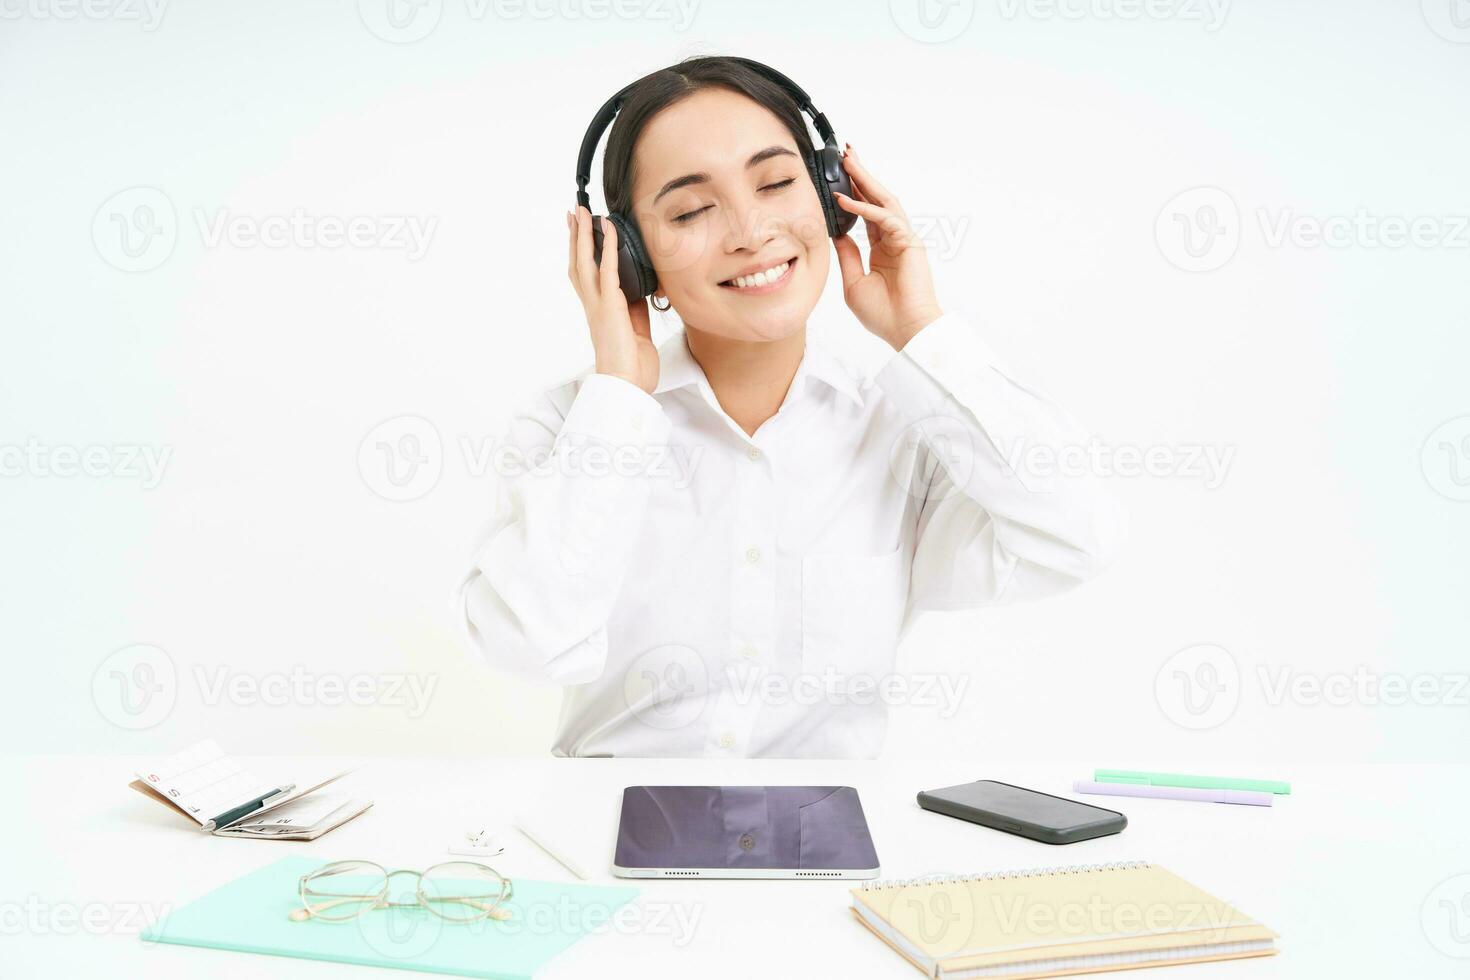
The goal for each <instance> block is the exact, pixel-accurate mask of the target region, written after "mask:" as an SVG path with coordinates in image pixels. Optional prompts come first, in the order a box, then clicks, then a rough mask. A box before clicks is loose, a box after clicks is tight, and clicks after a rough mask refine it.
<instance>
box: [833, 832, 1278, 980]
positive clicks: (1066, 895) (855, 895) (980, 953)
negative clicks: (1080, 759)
mask: <svg viewBox="0 0 1470 980" xmlns="http://www.w3.org/2000/svg"><path fill="white" fill-rule="evenodd" d="M852 913H853V915H855V916H856V917H857V920H858V921H859V922H861V923H862V924H863V925H865V926H867V927H868V928H869V929H871V930H872V931H873V932H874V933H876V934H877V935H878V937H879V938H880V939H882V940H883V941H884V942H886V943H888V945H890V946H892V947H893V948H894V949H895V950H897V951H898V952H899V953H901V954H902V955H903V956H904V958H905V959H907V960H908V961H909V962H910V963H912V964H913V965H914V966H916V967H918V968H919V969H920V970H921V971H923V972H924V974H926V975H927V976H930V977H934V978H945V980H968V978H971V977H976V978H979V977H1006V978H1009V980H1023V978H1035V977H1061V976H1070V975H1073V974H1078V973H1102V972H1105V971H1109V970H1127V969H1133V968H1136V967H1145V966H1166V965H1168V964H1171V963H1201V962H1206V961H1210V960H1232V959H1241V958H1243V957H1247V956H1271V955H1273V954H1275V953H1276V952H1277V949H1276V939H1277V935H1276V933H1274V932H1272V931H1271V930H1270V929H1267V928H1266V927H1265V926H1263V925H1262V924H1261V923H1259V922H1257V921H1255V920H1254V919H1252V918H1249V917H1248V916H1246V915H1243V914H1242V913H1241V912H1239V911H1238V910H1237V909H1235V908H1234V907H1233V906H1231V905H1230V904H1229V903H1227V902H1223V901H1221V900H1220V899H1218V898H1215V897H1213V896H1211V895H1209V894H1207V893H1206V892H1203V891H1201V890H1200V889H1198V888H1196V887H1195V886H1194V885H1191V884H1190V883H1189V882H1187V881H1185V880H1184V879H1183V878H1180V877H1179V876H1178V875H1176V874H1174V873H1172V872H1170V871H1168V870H1167V869H1165V868H1161V867H1159V866H1158V865H1156V864H1149V863H1148V862H1146V861H1132V862H1124V863H1117V864H1093V865H1074V866H1070V867H1058V868H1034V869H1030V870H1026V871H988V872H982V873H979V874H972V875H949V876H941V877H931V878H917V879H908V880H903V881H896V880H895V881H869V882H864V883H863V886H862V887H861V888H854V889H852Z"/></svg>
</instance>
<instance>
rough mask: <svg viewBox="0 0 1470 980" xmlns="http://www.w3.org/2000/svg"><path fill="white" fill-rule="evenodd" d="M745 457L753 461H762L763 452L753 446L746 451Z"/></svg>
mask: <svg viewBox="0 0 1470 980" xmlns="http://www.w3.org/2000/svg"><path fill="white" fill-rule="evenodd" d="M745 455H747V456H749V457H750V458H751V459H760V458H761V451H760V449H759V448H757V447H756V446H751V447H750V449H749V450H747V451H746V454H745Z"/></svg>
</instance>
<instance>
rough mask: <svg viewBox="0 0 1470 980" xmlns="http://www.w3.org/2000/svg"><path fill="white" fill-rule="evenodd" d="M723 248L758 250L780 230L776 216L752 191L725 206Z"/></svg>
mask: <svg viewBox="0 0 1470 980" xmlns="http://www.w3.org/2000/svg"><path fill="white" fill-rule="evenodd" d="M725 221H726V228H725V251H726V252H738V251H742V250H744V251H748V252H756V253H759V252H760V251H761V249H762V248H764V247H765V245H766V243H767V242H769V241H771V240H772V239H774V238H775V237H776V236H777V235H778V234H779V233H780V227H781V222H780V218H779V216H777V215H776V214H775V213H773V212H772V210H771V209H770V208H769V207H767V206H766V205H765V204H763V203H762V202H761V201H760V199H759V198H757V197H756V196H755V195H754V194H751V193H747V194H744V195H742V196H741V197H740V198H739V199H738V200H735V201H732V202H731V203H730V206H729V207H727V208H726V209H725Z"/></svg>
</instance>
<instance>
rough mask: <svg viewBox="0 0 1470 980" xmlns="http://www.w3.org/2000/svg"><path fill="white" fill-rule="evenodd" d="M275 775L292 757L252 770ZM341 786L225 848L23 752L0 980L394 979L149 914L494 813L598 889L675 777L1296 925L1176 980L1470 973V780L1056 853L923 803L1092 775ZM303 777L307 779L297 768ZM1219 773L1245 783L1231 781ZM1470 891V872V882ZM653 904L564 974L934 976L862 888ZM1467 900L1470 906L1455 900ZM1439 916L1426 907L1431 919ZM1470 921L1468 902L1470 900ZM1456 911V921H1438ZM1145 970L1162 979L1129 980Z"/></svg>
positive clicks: (1164, 823)
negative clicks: (308, 824) (1447, 887)
mask: <svg viewBox="0 0 1470 980" xmlns="http://www.w3.org/2000/svg"><path fill="white" fill-rule="evenodd" d="M244 761H245V762H246V763H247V764H248V765H249V766H250V767H251V768H252V769H253V770H254V771H256V772H257V773H260V774H265V773H267V772H279V771H282V766H281V760H275V761H274V762H273V761H272V760H266V759H246V760H244ZM359 761H360V762H361V767H360V768H359V770H358V771H357V773H355V774H354V775H353V776H352V777H350V781H349V782H347V783H345V786H344V788H350V789H352V790H353V791H354V792H355V793H357V794H360V795H363V796H366V797H369V798H372V799H373V800H375V801H376V806H374V807H373V809H372V810H370V811H368V813H366V814H364V815H363V816H362V817H359V818H358V819H356V820H354V821H352V822H351V823H349V824H347V825H346V826H344V827H342V828H340V829H338V830H335V831H333V832H332V833H330V834H328V835H327V836H325V837H323V838H321V839H320V840H317V841H314V842H311V843H305V844H303V843H288V842H279V841H250V840H225V839H221V838H216V837H210V836H207V835H203V834H200V833H198V832H195V831H191V829H190V828H189V827H188V826H187V825H186V824H185V823H184V821H183V820H182V819H181V818H179V817H177V816H175V815H173V814H171V813H169V812H168V811H167V810H166V809H165V808H164V807H162V806H160V805H158V804H157V803H154V802H150V801H149V800H147V799H145V798H144V797H143V796H141V795H139V794H137V793H135V792H133V791H132V790H130V789H128V788H127V786H126V783H127V782H128V780H129V779H130V778H131V760H129V759H127V758H122V757H118V758H102V757H21V758H12V759H6V760H3V761H0V778H3V785H4V786H5V798H6V805H5V807H4V810H3V812H0V834H3V842H4V843H3V848H4V851H3V853H4V858H3V862H0V888H3V893H0V976H4V977H5V978H7V980H9V978H12V977H48V978H51V977H93V976H111V977H144V976H146V977H149V978H153V980H161V978H166V977H188V978H191V980H192V978H198V977H208V978H210V980H224V978H232V977H257V976H262V975H269V976H272V977H281V978H298V977H299V978H319V980H320V978H331V977H343V976H348V975H353V976H382V977H391V976H397V975H404V976H406V975H408V974H390V973H383V972H381V971H375V970H370V969H368V968H363V967H350V966H345V965H341V964H333V963H314V962H306V961H297V960H291V959H286V958H281V957H262V956H255V955H249V954H238V953H227V952H221V951H218V950H204V949H191V948H187V947H182V946H170V945H153V944H147V943H143V942H141V941H140V940H139V939H138V937H137V932H138V931H139V929H140V927H141V926H140V923H141V921H142V917H143V916H145V915H147V914H149V913H153V914H157V913H159V912H162V911H166V910H167V909H168V908H169V907H172V906H177V905H180V904H183V903H184V902H186V901H189V900H191V899H193V898H195V897H197V896H198V895H200V894H202V893H204V892H206V891H208V890H209V889H211V888H213V887H216V886H218V885H220V884H223V883H224V882H226V881H228V880H230V879H232V878H234V877H236V876H238V875H241V874H244V873H245V872H247V871H250V870H252V869H254V868H257V867H259V866H261V865H263V864H266V863H269V862H270V861H273V860H275V859H276V858H278V857H281V856H284V855H287V854H310V855H312V856H314V857H317V856H319V857H321V858H322V859H323V860H324V861H326V860H332V859H337V858H346V857H363V858H369V859H373V860H376V861H378V862H379V863H382V864H386V865H388V866H390V867H410V868H422V867H427V866H428V865H430V864H433V863H436V862H438V861H441V860H447V859H448V855H447V847H448V844H449V841H450V840H451V838H457V837H461V836H462V835H463V833H464V831H465V830H466V829H468V827H469V826H470V824H472V823H474V822H475V820H476V819H477V817H480V816H492V817H493V816H494V815H495V814H497V813H507V812H508V810H507V809H505V808H504V807H503V806H498V805H497V801H502V802H503V801H506V800H513V801H515V805H516V806H519V805H521V803H529V804H531V805H532V806H533V807H541V808H545V807H560V808H562V810H563V811H564V813H565V817H564V818H563V822H561V823H560V824H559V825H558V827H557V829H558V832H559V833H560V835H561V836H566V835H567V829H568V828H572V827H579V831H578V832H577V833H576V834H575V836H574V839H575V847H576V851H575V857H576V858H577V859H578V860H580V861H581V862H582V863H583V864H584V866H586V867H587V868H588V870H589V871H592V872H593V873H594V875H595V877H594V880H596V881H601V882H605V883H617V882H619V879H614V878H612V877H611V875H610V874H608V872H607V867H608V865H609V864H610V863H611V859H612V849H613V840H614V837H615V834H616V823H617V809H618V804H619V798H620V794H621V791H622V788H623V787H624V786H628V785H635V784H639V783H665V784H680V783H689V784H719V783H724V784H762V783H795V784H849V785H853V786H856V787H857V789H858V792H859V794H860V795H861V797H862V801H863V806H864V809H865V810H866V813H867V817H868V822H869V826H870V827H871V828H872V832H873V838H874V841H875V843H876V845H877V849H878V856H879V858H880V860H881V861H882V863H883V875H884V877H912V876H917V875H922V874H928V873H939V872H944V873H955V872H969V871H980V870H987V869H1001V868H1026V867H1037V866H1055V865H1063V864H1087V863H1093V862H1100V861H1119V860H1129V859H1146V860H1150V861H1154V862H1157V863H1159V864H1162V865H1164V866H1166V867H1168V868H1170V869H1171V870H1173V871H1175V872H1176V873H1178V874H1180V875H1181V876H1183V877H1185V878H1187V879H1190V880H1192V881H1193V882H1195V883H1196V884H1198V885H1199V886H1200V887H1202V888H1204V889H1205V890H1206V891H1209V892H1211V893H1213V894H1215V895H1216V896H1218V897H1220V898H1222V899H1225V900H1226V901H1229V902H1232V903H1233V904H1235V905H1236V906H1237V907H1239V908H1240V909H1241V910H1242V911H1244V912H1245V913H1246V914H1248V915H1252V916H1255V917H1256V918H1258V919H1260V920H1261V921H1263V922H1265V923H1266V924H1267V925H1269V926H1271V927H1272V928H1274V929H1275V930H1276V931H1277V932H1279V933H1281V935H1282V939H1281V947H1282V950H1283V952H1282V954H1281V955H1279V956H1275V957H1269V958H1262V959H1256V960H1245V961H1239V962H1233V963H1223V964H1219V963H1217V964H1202V965H1196V966H1180V967H1173V968H1171V969H1170V970H1169V971H1167V976H1168V977H1170V978H1178V980H1188V978H1193V977H1209V978H1215V980H1229V978H1240V980H1265V978H1274V977H1310V978H1329V977H1330V978H1334V980H1335V978H1347V977H1389V976H1397V977H1414V978H1416V980H1417V978H1428V977H1450V976H1460V977H1463V976H1465V975H1467V973H1470V958H1460V959H1457V958H1455V957H1454V956H1452V955H1449V954H1459V955H1460V956H1463V957H1470V914H1467V915H1465V916H1464V919H1463V921H1461V922H1460V923H1459V925H1460V927H1461V929H1462V930H1463V931H1462V932H1461V933H1460V935H1462V936H1463V937H1464V941H1463V942H1462V943H1460V944H1459V945H1453V944H1451V945H1448V946H1447V945H1446V942H1445V940H1444V939H1443V936H1444V935H1446V934H1449V935H1453V934H1452V933H1447V931H1446V930H1445V929H1443V928H1440V930H1439V932H1440V936H1441V938H1440V940H1439V943H1438V946H1439V947H1444V949H1443V950H1442V949H1441V948H1437V946H1436V943H1435V942H1433V941H1431V938H1430V936H1429V935H1428V934H1427V933H1426V928H1425V923H1426V922H1429V923H1430V926H1431V931H1432V930H1433V929H1434V928H1435V923H1437V922H1443V921H1445V920H1444V918H1443V917H1444V916H1447V915H1449V914H1451V913H1452V912H1453V911H1454V910H1453V909H1451V908H1449V907H1448V906H1441V905H1440V904H1439V899H1440V898H1441V897H1443V895H1441V894H1436V895H1434V896H1433V898H1432V900H1431V892H1432V891H1433V890H1434V889H1435V887H1436V886H1437V885H1439V884H1440V883H1441V882H1443V881H1444V880H1445V879H1448V878H1450V877H1452V876H1455V875H1462V874H1470V848H1467V846H1466V843H1465V837H1464V832H1463V831H1464V828H1465V827H1466V825H1467V823H1470V767H1466V766H1317V767H1283V768H1282V769H1280V770H1273V771H1271V772H1261V771H1260V770H1261V768H1262V767H1261V766H1260V765H1258V764H1257V765H1248V766H1242V767H1239V769H1238V772H1239V773H1240V774H1242V775H1252V774H1259V775H1262V776H1269V777H1274V778H1284V779H1289V780H1290V781H1291V782H1292V788H1293V793H1292V795H1291V796H1288V797H1283V798H1279V802H1278V805H1276V806H1275V807H1271V808H1265V807H1248V806H1225V805H1216V804H1203V803H1185V802H1177V801H1171V800H1144V799H1123V798H1104V797H1096V798H1094V799H1096V800H1097V801H1098V802H1099V803H1101V804H1102V805H1104V806H1112V807H1114V808H1116V809H1120V810H1122V811H1123V812H1125V813H1126V814H1127V815H1128V819H1129V825H1128V828H1127V829H1126V830H1125V831H1124V832H1123V833H1122V834H1119V835H1115V836H1112V837H1105V838H1102V839H1099V840H1093V841H1085V842H1082V843H1079V844H1072V845H1067V846H1065V847H1050V846H1048V845H1045V844H1039V843H1035V842H1032V841H1027V840H1023V839H1020V838H1017V837H1013V836H1010V835H1007V834H1002V833H998V832H995V831H991V830H987V829H985V828H982V827H977V826H973V825H970V824H967V823H964V822H962V821H958V820H953V819H950V818H947V817H943V816H940V815H938V814H933V813H928V812H926V811H923V810H920V809H919V808H918V807H917V805H916V804H915V803H914V794H915V792H916V791H918V790H919V789H925V788H933V787H937V786H944V785H949V784H953V783H957V782H963V781H965V780H967V779H975V778H995V779H1002V780H1005V781H1007V782H1012V783H1017V784H1019V785H1023V786H1030V787H1034V788H1036V789H1040V790H1043V791H1048V792H1058V793H1062V794H1063V795H1071V794H1070V792H1069V790H1070V780H1071V779H1073V778H1078V777H1082V776H1085V775H1086V771H1085V770H1084V769H1083V768H1082V767H1073V768H1070V769H1066V770H1063V769H1058V768H1046V767H1025V766H1020V767H1015V768H1001V767H995V766H983V767H981V766H977V767H975V770H976V771H969V770H968V769H967V767H966V766H965V765H964V764H960V763H955V762H936V763H928V764H920V763H913V762H907V761H899V760H892V761H880V762H808V761H786V760H750V761H735V762H708V761H700V760H682V759H681V760H634V759H628V760H621V759H620V760H599V759H587V760H569V759H550V758H548V759H534V760H482V761H473V760H463V759H460V760H435V759H423V760H414V759H381V760H366V761H363V760H359ZM286 768H287V769H289V768H290V767H289V765H288V766H287V767H286ZM1211 770H1212V771H1216V770H1218V771H1220V772H1230V771H1232V770H1230V769H1227V768H1225V767H1211ZM490 863H492V864H494V865H495V866H496V867H497V868H499V869H500V870H501V871H502V872H503V873H505V874H507V875H508V876H510V877H516V876H521V877H531V878H549V879H559V880H567V879H569V878H570V875H568V874H567V873H566V872H565V871H563V870H562V869H561V867H560V866H558V865H557V864H555V863H554V862H552V861H551V860H550V859H549V858H547V857H546V856H545V855H543V854H541V853H540V852H539V851H537V850H535V849H534V848H533V847H532V846H531V845H529V844H528V843H527V842H525V841H524V840H519V839H515V840H512V842H511V848H510V850H508V851H507V852H506V854H505V855H503V856H502V857H499V858H495V859H493V860H492V861H491V862H490ZM1465 881H1466V882H1470V878H1466V879H1465ZM632 884H636V885H638V886H639V887H641V889H642V894H641V898H640V901H642V902H645V903H658V904H659V905H660V906H662V907H663V908H664V909H665V910H667V911H668V912H670V913H672V912H674V911H677V912H681V913H682V914H683V915H684V916H685V919H684V921H685V923H686V926H687V924H688V923H693V930H692V934H689V935H685V934H684V933H683V932H682V931H681V929H680V927H679V926H677V925H676V924H675V921H674V920H673V918H672V915H671V914H670V916H669V917H668V918H667V919H666V920H665V921H664V922H663V923H662V924H661V928H655V927H654V925H655V923H654V918H653V916H652V915H648V916H645V917H643V921H644V922H645V923H647V924H648V926H649V928H647V929H645V931H643V932H633V931H612V930H609V931H608V932H606V933H604V934H600V935H594V936H591V937H588V938H586V939H584V940H583V941H581V942H579V943H577V944H576V945H575V946H573V947H572V948H571V949H570V950H568V951H567V952H566V953H565V954H563V955H562V956H561V957H559V958H558V959H556V960H554V961H553V962H552V963H551V965H550V966H549V967H548V968H547V969H546V970H545V971H544V973H543V974H542V976H544V977H545V978H547V980H555V978H560V977H585V976H592V975H596V976H617V977H622V976H649V977H673V976H689V977H700V978H714V977H731V978H739V980H750V978H751V977H763V978H764V977H770V978H784V977H830V976H863V977H877V978H882V977H891V978H893V980H912V978H913V977H915V976H917V973H916V971H914V969H913V968H912V967H911V966H909V965H908V964H907V963H905V962H904V961H903V960H901V959H900V958H899V957H898V956H897V955H896V954H894V953H893V952H892V951H891V950H889V949H887V948H885V947H884V946H883V945H882V944H881V943H880V942H879V941H878V940H877V939H876V938H875V937H873V936H872V935H871V934H869V933H868V932H867V931H866V930H864V929H863V928H862V927H861V926H859V925H858V924H857V923H856V922H855V921H854V920H853V919H852V916H851V914H850V913H849V912H848V895H847V889H848V888H849V887H851V884H850V883H847V882H822V881H677V880H667V881H665V880H654V881H642V882H633V883H632ZM1453 897H1454V898H1455V900H1457V901H1458V893H1457V894H1456V895H1455V896H1453ZM1426 902H1427V903H1428V907H1427V908H1426ZM1466 902H1467V906H1470V899H1467V900H1466ZM1436 917H1438V918H1436ZM1115 975H1116V976H1148V977H1151V978H1153V977H1157V980H1164V976H1165V975H1164V974H1162V973H1159V974H1155V973H1148V974H1127V973H1125V974H1115Z"/></svg>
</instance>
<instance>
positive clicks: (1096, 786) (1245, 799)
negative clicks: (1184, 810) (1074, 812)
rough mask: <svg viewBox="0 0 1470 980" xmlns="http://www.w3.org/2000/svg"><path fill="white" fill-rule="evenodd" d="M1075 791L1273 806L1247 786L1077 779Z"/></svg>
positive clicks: (1265, 796)
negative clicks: (1159, 784) (1174, 784)
mask: <svg viewBox="0 0 1470 980" xmlns="http://www.w3.org/2000/svg"><path fill="white" fill-rule="evenodd" d="M1072 789H1073V791H1074V792H1077V793H1093V794H1096V795H1098V796H1147V797H1151V798H1153V799H1157V800H1196V801H1198V802H1200V803H1243V804H1245V805H1247V806H1273V805H1274V804H1275V798H1274V796H1273V795H1272V794H1270V793H1257V792H1254V791H1252V790H1248V789H1192V788H1190V787H1187V786H1142V785H1138V784H1136V783H1094V782H1090V781H1088V780H1085V779H1079V780H1077V781H1076V782H1074V783H1073V784H1072Z"/></svg>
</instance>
